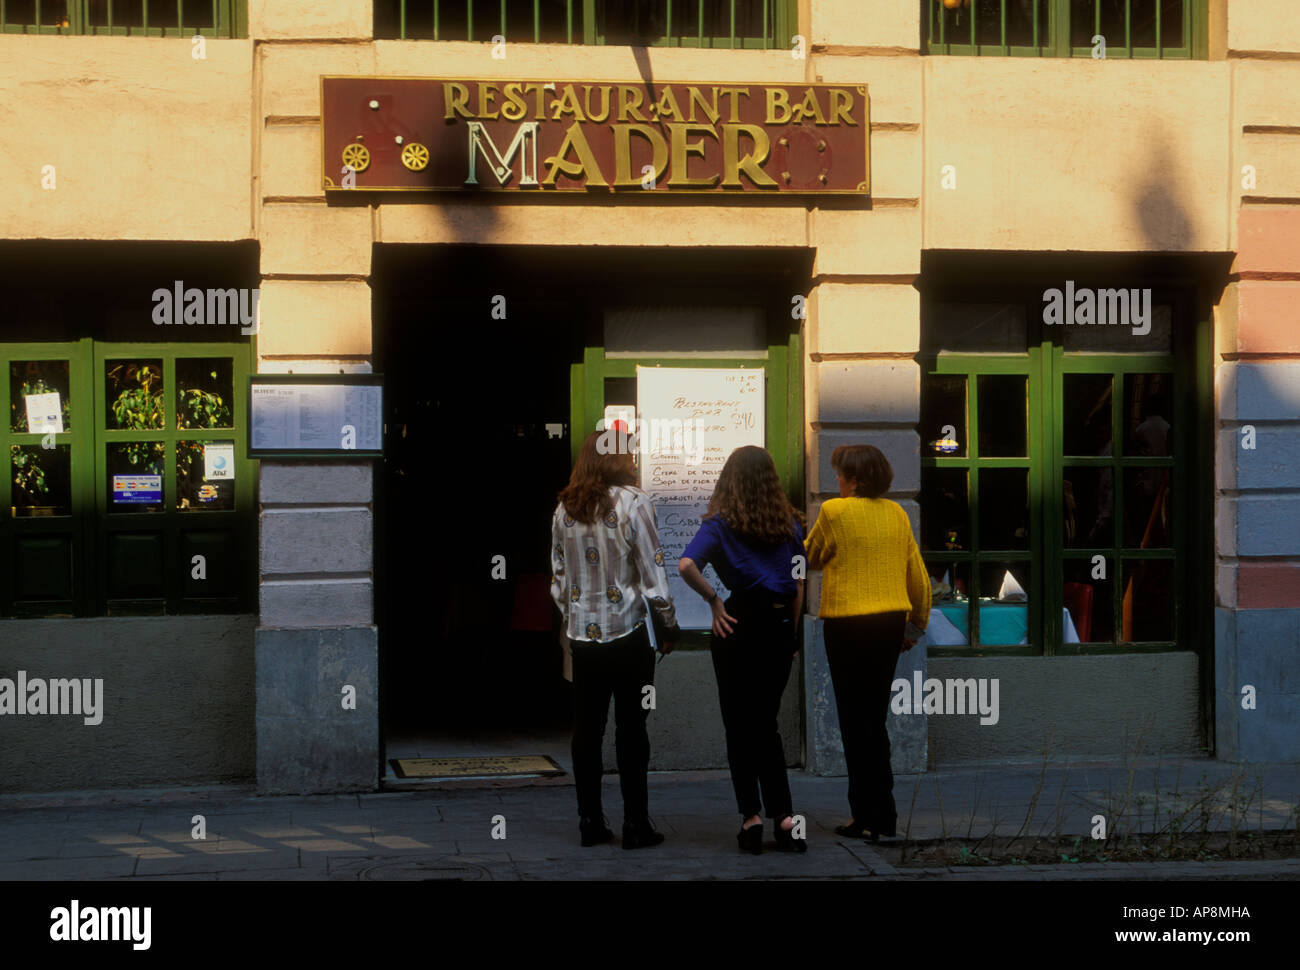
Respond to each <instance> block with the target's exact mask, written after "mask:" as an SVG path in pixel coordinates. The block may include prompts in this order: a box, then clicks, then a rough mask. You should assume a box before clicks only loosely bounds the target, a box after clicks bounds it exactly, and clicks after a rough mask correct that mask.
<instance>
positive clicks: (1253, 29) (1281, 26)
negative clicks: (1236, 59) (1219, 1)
mask: <svg viewBox="0 0 1300 970" xmlns="http://www.w3.org/2000/svg"><path fill="white" fill-rule="evenodd" d="M1228 51H1229V55H1230V56H1231V55H1232V54H1234V53H1242V52H1247V51H1250V52H1259V51H1271V52H1279V51H1285V52H1295V51H1300V16H1297V15H1296V9H1295V4H1294V3H1292V2H1291V0H1231V2H1230V3H1228Z"/></svg>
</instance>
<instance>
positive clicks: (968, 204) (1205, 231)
mask: <svg viewBox="0 0 1300 970" xmlns="http://www.w3.org/2000/svg"><path fill="white" fill-rule="evenodd" d="M922 63H923V65H924V87H925V125H924V127H925V176H924V180H923V187H924V196H925V204H924V210H925V220H924V221H925V241H924V245H925V247H926V248H928V249H1000V250H1094V251H1114V250H1119V251H1127V250H1155V251H1172V252H1198V251H1200V252H1205V251H1222V250H1224V249H1226V248H1227V243H1228V212H1227V207H1226V206H1225V205H1224V202H1223V196H1224V187H1225V186H1224V181H1225V178H1226V174H1227V170H1228V161H1229V159H1228V147H1229V142H1228V138H1227V137H1226V136H1227V130H1228V117H1229V116H1228V109H1229V103H1230V100H1229V72H1230V68H1229V65H1228V64H1227V63H1214V62H1209V61H1166V62H1162V63H1159V64H1152V63H1151V62H1150V61H1093V60H1091V59H1082V58H1076V59H1071V60H1064V59H1054V58H1053V59H1047V58H1045V59H1041V60H1040V59H1035V58H998V57H980V58H976V57H929V58H924V59H923V61H922ZM945 165H952V166H955V168H956V179H957V182H956V188H955V189H951V190H946V189H943V188H941V187H940V172H941V168H942V166H945Z"/></svg>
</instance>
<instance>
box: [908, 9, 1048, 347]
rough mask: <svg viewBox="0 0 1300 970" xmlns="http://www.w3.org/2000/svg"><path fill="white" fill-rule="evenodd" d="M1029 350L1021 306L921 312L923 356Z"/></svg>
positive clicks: (933, 306)
mask: <svg viewBox="0 0 1300 970" xmlns="http://www.w3.org/2000/svg"><path fill="white" fill-rule="evenodd" d="M951 12H952V11H949V13H951ZM1028 350H1029V330H1028V327H1027V326H1026V324H1025V308H1024V307H1023V306H1021V305H1020V304H1015V305H1003V304H986V303H927V304H926V305H925V306H924V308H923V310H922V315H921V353H923V354H941V353H952V354H957V353H961V354H978V353H984V354H1023V353H1027V352H1028Z"/></svg>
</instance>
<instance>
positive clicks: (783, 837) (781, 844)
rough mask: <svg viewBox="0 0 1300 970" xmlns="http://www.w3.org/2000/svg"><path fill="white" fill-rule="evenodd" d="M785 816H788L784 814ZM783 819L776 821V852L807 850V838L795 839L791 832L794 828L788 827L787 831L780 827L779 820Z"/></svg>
mask: <svg viewBox="0 0 1300 970" xmlns="http://www.w3.org/2000/svg"><path fill="white" fill-rule="evenodd" d="M786 818H789V816H786ZM784 821H785V819H781V820H780V821H778V822H777V823H776V849H777V851H778V852H807V851H808V840H807V839H796V838H795V837H794V834H793V832H794V829H790V830H789V831H786V830H785V829H783V828H781V822H784Z"/></svg>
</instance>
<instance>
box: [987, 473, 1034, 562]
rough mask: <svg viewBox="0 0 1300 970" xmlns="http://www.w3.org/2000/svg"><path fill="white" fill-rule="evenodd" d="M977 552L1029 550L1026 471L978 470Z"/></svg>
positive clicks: (1027, 476)
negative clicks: (986, 550) (978, 544)
mask: <svg viewBox="0 0 1300 970" xmlns="http://www.w3.org/2000/svg"><path fill="white" fill-rule="evenodd" d="M979 475H980V499H979V519H980V548H981V549H1028V548H1029V471H1028V470H1027V469H1024V468H984V469H981V470H980V473H979Z"/></svg>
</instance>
